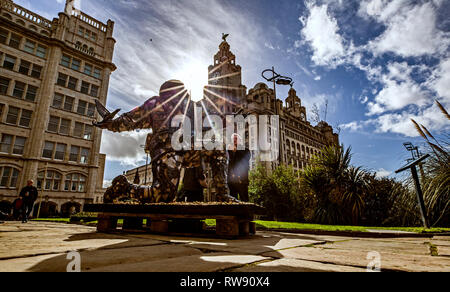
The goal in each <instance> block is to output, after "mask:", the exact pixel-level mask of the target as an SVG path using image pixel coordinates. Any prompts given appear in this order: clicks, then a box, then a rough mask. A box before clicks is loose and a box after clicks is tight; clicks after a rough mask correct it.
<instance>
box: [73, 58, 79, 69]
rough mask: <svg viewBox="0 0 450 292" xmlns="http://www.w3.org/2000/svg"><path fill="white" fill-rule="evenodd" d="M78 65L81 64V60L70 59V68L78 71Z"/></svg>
mask: <svg viewBox="0 0 450 292" xmlns="http://www.w3.org/2000/svg"><path fill="white" fill-rule="evenodd" d="M80 65H81V61H80V60H77V59H73V60H72V69H73V70H75V71H79V70H80Z"/></svg>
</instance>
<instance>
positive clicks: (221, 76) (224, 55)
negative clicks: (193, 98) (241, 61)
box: [204, 35, 247, 115]
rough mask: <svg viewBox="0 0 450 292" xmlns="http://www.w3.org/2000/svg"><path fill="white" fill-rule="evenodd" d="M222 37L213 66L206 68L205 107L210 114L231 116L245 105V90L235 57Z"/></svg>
mask: <svg viewBox="0 0 450 292" xmlns="http://www.w3.org/2000/svg"><path fill="white" fill-rule="evenodd" d="M227 37H228V35H224V36H223V38H222V39H223V41H222V43H221V44H220V46H219V51H218V52H217V54H216V55H215V56H214V65H211V66H209V67H208V72H209V76H208V85H207V86H206V87H205V95H206V96H207V97H208V98H209V99H210V101H211V102H212V103H213V104H214V106H213V105H212V104H211V102H209V101H207V100H206V101H205V102H204V103H205V106H206V107H207V108H208V111H210V113H217V111H218V110H220V113H221V114H225V115H226V114H231V113H234V112H236V111H237V110H238V109H239V108H240V107H241V106H244V104H245V97H246V91H247V88H246V87H245V86H244V85H242V74H241V66H239V65H237V64H236V56H235V55H234V54H233V53H232V52H231V51H230V45H229V44H228V42H227V40H226V38H227Z"/></svg>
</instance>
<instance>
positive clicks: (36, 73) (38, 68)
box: [31, 64, 42, 78]
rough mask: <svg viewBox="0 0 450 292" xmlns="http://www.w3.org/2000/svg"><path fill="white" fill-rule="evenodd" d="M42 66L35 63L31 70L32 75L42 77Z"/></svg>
mask: <svg viewBox="0 0 450 292" xmlns="http://www.w3.org/2000/svg"><path fill="white" fill-rule="evenodd" d="M41 71H42V66H39V65H35V64H33V69H32V70H31V77H34V78H41Z"/></svg>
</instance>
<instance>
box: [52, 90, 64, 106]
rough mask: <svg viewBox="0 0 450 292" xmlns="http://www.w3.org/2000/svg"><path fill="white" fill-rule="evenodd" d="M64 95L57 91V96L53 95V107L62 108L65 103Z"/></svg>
mask: <svg viewBox="0 0 450 292" xmlns="http://www.w3.org/2000/svg"><path fill="white" fill-rule="evenodd" d="M63 99H64V95H62V94H59V93H55V96H54V97H53V103H52V107H54V108H61V107H62V104H63Z"/></svg>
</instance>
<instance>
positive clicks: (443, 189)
mask: <svg viewBox="0 0 450 292" xmlns="http://www.w3.org/2000/svg"><path fill="white" fill-rule="evenodd" d="M436 104H437V106H438V107H439V109H440V110H441V111H442V113H443V115H444V116H445V117H446V118H447V120H450V115H449V114H448V112H447V110H446V109H445V108H444V106H443V105H442V104H440V103H439V102H438V101H436ZM412 122H413V124H414V126H415V128H416V130H417V132H418V133H419V134H420V136H422V138H423V139H424V140H425V141H426V142H427V144H428V145H429V149H430V151H429V152H430V155H431V158H430V159H428V161H427V162H426V164H425V167H424V175H425V177H423V178H422V182H423V183H422V191H423V194H424V200H425V206H426V208H427V211H428V216H429V220H430V222H431V225H432V226H437V225H441V226H448V225H449V224H450V153H449V148H450V147H449V139H448V138H449V137H448V135H444V138H443V140H440V139H439V138H436V137H435V136H433V135H432V134H431V132H430V131H428V129H427V128H426V127H425V126H424V125H421V124H419V123H417V122H416V121H415V120H412ZM410 205H412V203H410Z"/></svg>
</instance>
